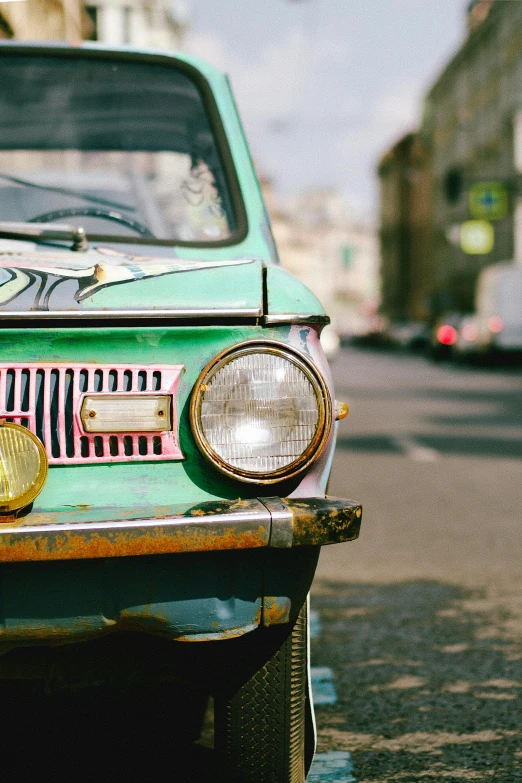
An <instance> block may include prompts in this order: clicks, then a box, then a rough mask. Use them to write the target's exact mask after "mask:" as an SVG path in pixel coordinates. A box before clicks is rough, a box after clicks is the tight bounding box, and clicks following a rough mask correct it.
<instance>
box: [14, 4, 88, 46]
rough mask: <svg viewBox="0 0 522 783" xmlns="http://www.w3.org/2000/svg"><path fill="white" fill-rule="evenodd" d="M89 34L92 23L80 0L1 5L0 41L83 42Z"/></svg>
mask: <svg viewBox="0 0 522 783" xmlns="http://www.w3.org/2000/svg"><path fill="white" fill-rule="evenodd" d="M89 31H90V23H89V19H88V17H87V15H86V13H85V11H84V9H83V3H81V2H80V1H79V0H21V2H2V3H0V38H19V39H23V40H28V41H81V40H82V38H84V37H85V36H86V35H88V34H89Z"/></svg>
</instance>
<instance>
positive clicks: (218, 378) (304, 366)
mask: <svg viewBox="0 0 522 783" xmlns="http://www.w3.org/2000/svg"><path fill="white" fill-rule="evenodd" d="M191 421H192V428H193V431H194V435H195V438H196V442H197V444H198V446H199V448H200V449H201V451H202V452H203V454H205V456H206V457H208V459H210V460H211V461H212V463H213V464H214V465H215V466H216V467H217V468H218V469H219V470H221V471H222V472H223V473H226V474H227V475H230V476H234V478H238V479H240V480H242V481H250V482H255V483H259V484H271V483H274V482H276V481H281V480H282V479H284V478H288V477H290V476H293V475H295V474H296V473H298V472H299V471H301V470H304V468H306V467H307V466H308V465H309V464H310V462H312V461H313V460H314V459H315V458H316V457H317V456H318V455H319V454H320V452H321V450H322V447H323V446H324V444H325V442H326V439H327V438H328V434H329V432H330V426H331V421H332V409H331V399H330V394H329V392H328V388H327V386H326V384H325V381H324V379H323V377H322V376H321V374H320V373H319V372H318V370H317V369H316V368H315V367H314V365H313V364H311V363H310V362H309V361H308V360H307V359H306V358H305V357H304V356H302V355H301V354H299V353H298V352H296V351H293V350H292V349H291V348H289V347H288V346H284V345H280V344H279V343H269V342H251V343H245V344H244V345H242V346H240V347H238V348H232V349H228V350H227V351H225V352H224V353H222V354H220V355H219V356H217V357H216V358H215V359H214V360H213V361H212V362H211V363H210V364H209V365H208V366H207V367H206V368H205V370H203V372H202V374H201V376H200V377H199V380H198V382H197V383H196V386H195V388H194V392H193V395H192V401H191Z"/></svg>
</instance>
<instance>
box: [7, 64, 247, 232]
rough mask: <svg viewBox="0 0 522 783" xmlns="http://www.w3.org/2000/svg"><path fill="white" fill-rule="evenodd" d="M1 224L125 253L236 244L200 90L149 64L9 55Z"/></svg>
mask: <svg viewBox="0 0 522 783" xmlns="http://www.w3.org/2000/svg"><path fill="white" fill-rule="evenodd" d="M0 220H1V221H24V222H27V221H37V222H51V221H54V222H67V223H72V224H75V225H81V226H82V227H83V228H84V229H85V231H86V232H87V234H88V236H89V237H90V238H103V239H107V238H111V239H112V238H114V239H123V240H124V241H125V242H129V241H132V240H133V239H143V238H146V237H149V238H151V241H152V242H153V241H154V239H157V240H174V241H181V242H189V243H190V242H197V243H201V242H215V241H219V240H223V239H227V238H228V237H229V236H230V235H231V233H232V232H233V230H234V223H233V214H232V209H231V205H230V199H229V195H228V191H227V187H226V182H225V176H224V172H223V169H222V164H221V160H220V156H219V153H218V149H217V146H216V142H215V138H214V135H213V132H212V127H211V124H210V121H209V118H208V116H207V112H206V110H205V106H204V104H203V100H202V97H201V94H200V91H199V90H198V88H197V86H196V85H195V83H194V82H193V81H192V79H191V78H189V76H187V75H186V73H184V72H183V71H182V70H180V69H177V68H174V67H170V66H165V65H161V64H155V63H150V62H135V61H122V60H115V59H106V60H105V59H98V58H94V57H92V58H91V57H82V56H81V55H78V56H77V57H75V58H72V57H45V56H33V55H10V54H8V55H3V56H2V57H1V59H0Z"/></svg>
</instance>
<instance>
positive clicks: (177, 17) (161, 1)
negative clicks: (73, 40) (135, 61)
mask: <svg viewBox="0 0 522 783" xmlns="http://www.w3.org/2000/svg"><path fill="white" fill-rule="evenodd" d="M85 7H86V11H87V13H88V15H89V18H90V21H91V29H90V33H89V36H88V37H89V38H90V39H91V40H93V41H101V42H103V43H105V44H108V45H109V46H136V47H139V48H145V49H146V48H154V49H158V48H159V49H171V50H172V49H181V48H182V47H183V42H184V36H185V32H186V29H187V20H188V15H187V8H186V5H185V2H184V1H183V0H177V2H174V0H170V1H169V0H94V1H93V0H89V2H88V3H87V4H86V6H85Z"/></svg>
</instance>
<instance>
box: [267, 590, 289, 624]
mask: <svg viewBox="0 0 522 783" xmlns="http://www.w3.org/2000/svg"><path fill="white" fill-rule="evenodd" d="M291 608H292V602H291V601H290V599H289V598H286V596H279V597H276V596H271V595H266V596H265V597H264V599H263V625H266V626H268V625H281V624H282V623H288V622H290V610H291Z"/></svg>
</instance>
